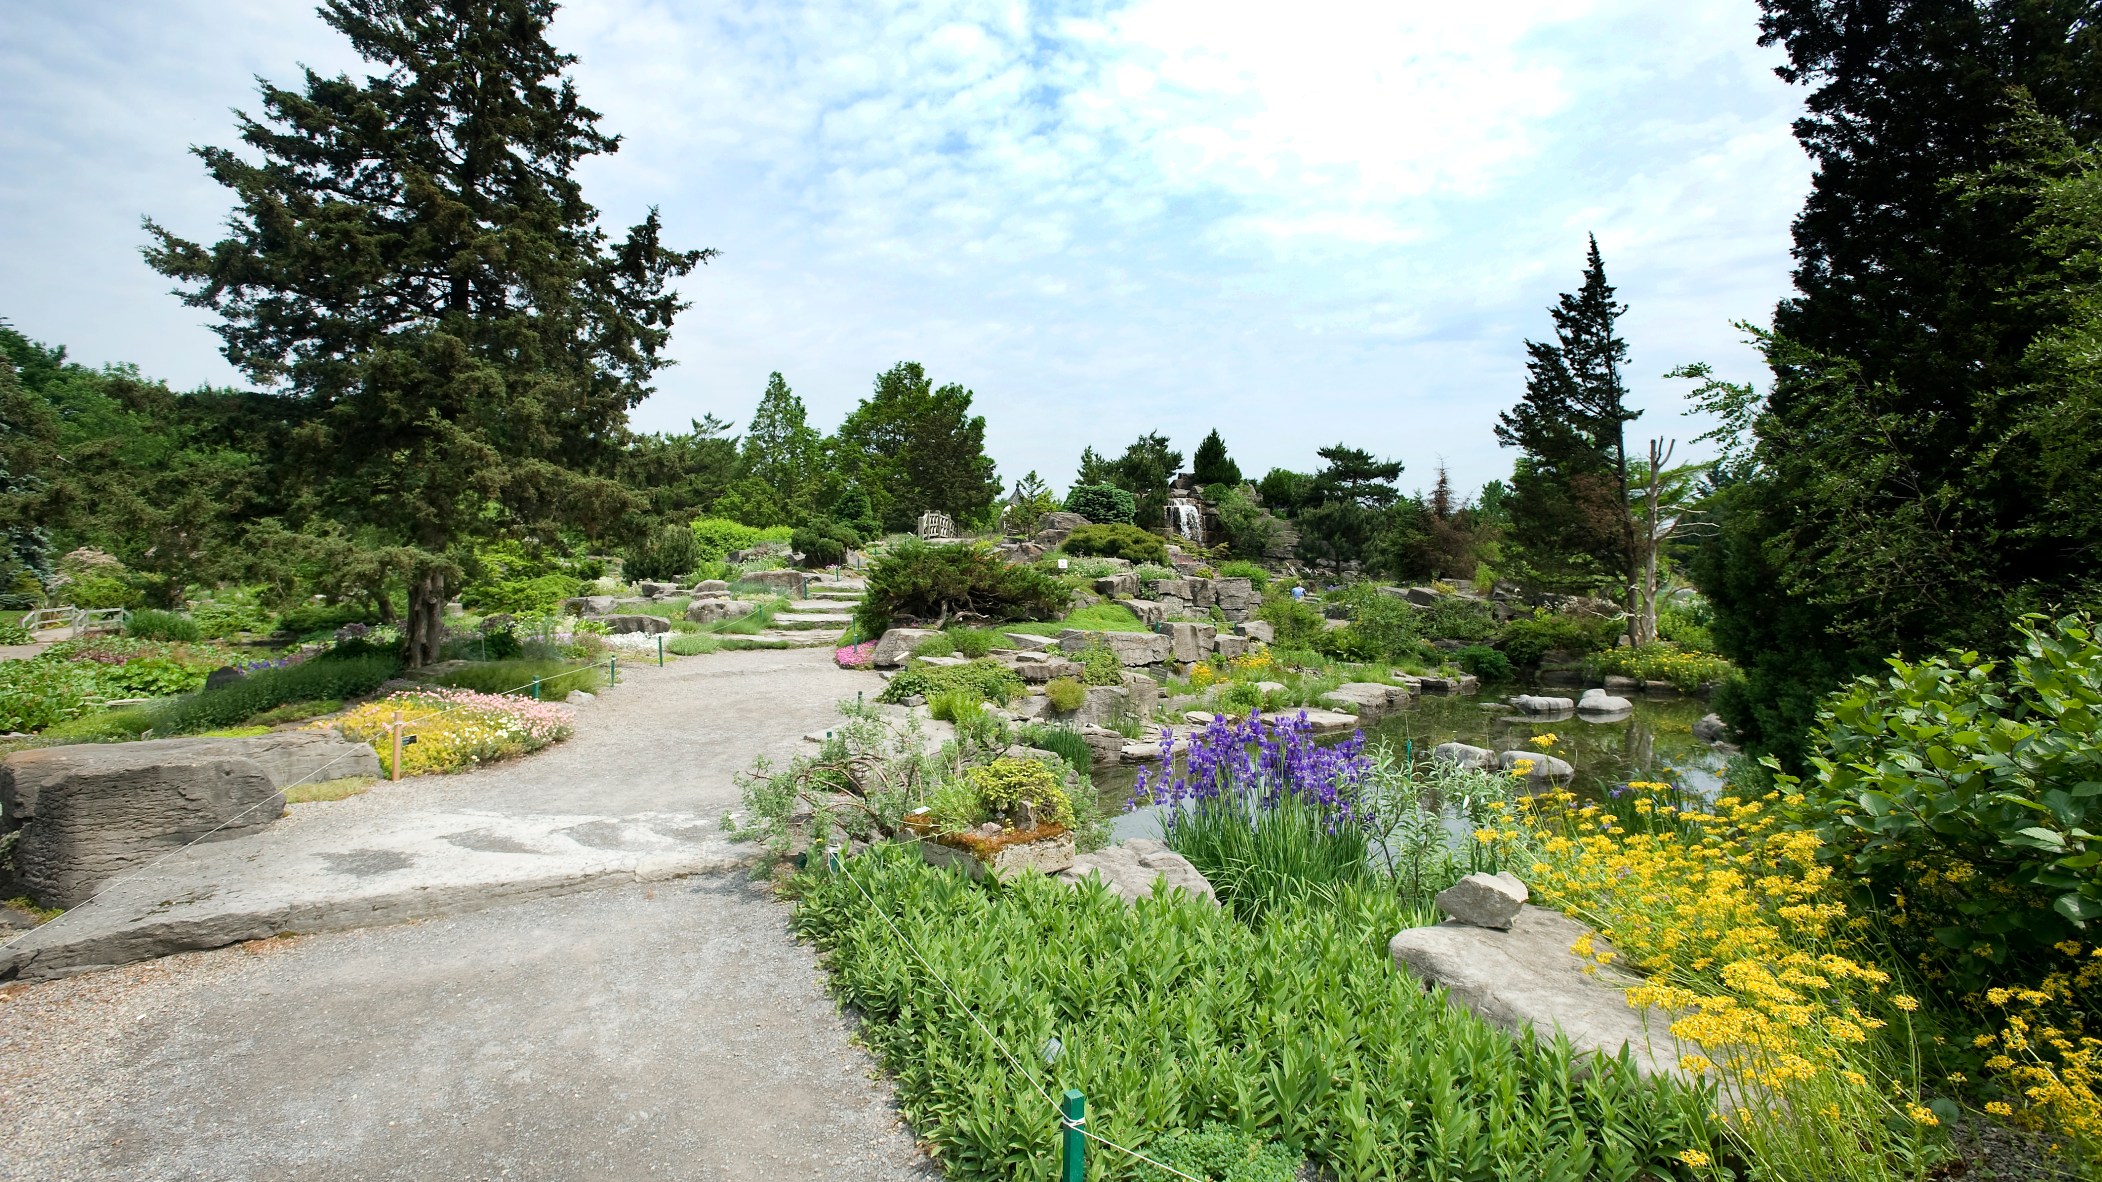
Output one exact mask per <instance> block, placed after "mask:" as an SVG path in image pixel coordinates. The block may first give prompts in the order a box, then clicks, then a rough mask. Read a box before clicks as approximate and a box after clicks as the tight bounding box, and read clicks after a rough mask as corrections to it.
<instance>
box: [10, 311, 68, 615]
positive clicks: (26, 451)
mask: <svg viewBox="0 0 2102 1182" xmlns="http://www.w3.org/2000/svg"><path fill="white" fill-rule="evenodd" d="M9 331H11V330H9V329H7V327H6V325H5V324H4V323H0V332H9ZM58 433H59V428H58V416H57V415H56V414H54V413H52V410H51V407H50V406H49V405H48V404H47V403H45V402H44V400H43V399H41V398H38V397H36V396H35V395H33V394H31V393H30V392H29V391H28V390H25V389H24V388H23V387H22V383H21V381H20V380H19V379H18V378H17V377H16V376H15V365H14V361H13V360H12V359H11V358H10V357H9V356H7V355H6V354H5V353H0V609H4V610H7V611H21V610H23V609H25V608H30V607H34V606H36V599H37V596H38V593H39V592H41V591H42V589H43V584H44V583H45V582H47V581H49V580H50V578H51V573H52V572H51V559H52V554H51V533H50V529H49V526H50V523H51V518H52V514H51V505H52V500H53V498H52V494H53V491H54V490H53V489H52V487H51V483H50V481H49V480H48V479H46V475H47V474H49V473H51V472H52V470H53V469H55V468H57V467H58V462H57V461H58Z"/></svg>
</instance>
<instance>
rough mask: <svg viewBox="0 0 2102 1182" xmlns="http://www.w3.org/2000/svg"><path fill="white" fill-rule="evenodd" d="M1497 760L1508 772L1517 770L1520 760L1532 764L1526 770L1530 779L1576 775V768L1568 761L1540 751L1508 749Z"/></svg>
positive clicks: (1562, 777)
mask: <svg viewBox="0 0 2102 1182" xmlns="http://www.w3.org/2000/svg"><path fill="white" fill-rule="evenodd" d="M1497 760H1498V762H1500V763H1501V764H1502V765H1503V769H1504V770H1505V771H1507V772H1508V771H1516V770H1517V768H1518V764H1519V762H1520V761H1525V762H1526V763H1528V764H1530V765H1531V768H1530V770H1529V771H1527V772H1526V778H1527V779H1528V780H1534V781H1548V780H1554V781H1566V780H1568V779H1569V778H1570V777H1572V776H1574V775H1576V769H1575V768H1573V767H1571V766H1569V764H1568V762H1567V761H1565V760H1560V759H1556V758H1555V757H1554V756H1552V755H1544V754H1542V753H1540V752H1538V751H1506V752H1504V753H1503V754H1502V755H1499V756H1497Z"/></svg>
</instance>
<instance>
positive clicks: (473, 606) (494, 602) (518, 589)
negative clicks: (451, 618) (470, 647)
mask: <svg viewBox="0 0 2102 1182" xmlns="http://www.w3.org/2000/svg"><path fill="white" fill-rule="evenodd" d="M581 593H582V581H581V580H579V579H578V578H577V577H576V576H574V575H566V574H547V575H539V576H536V577H534V578H530V579H500V580H497V581H495V582H490V583H470V584H469V585H468V586H467V588H466V589H465V590H463V591H461V592H460V604H461V606H463V607H465V608H467V609H468V610H469V611H476V612H481V613H483V614H485V615H494V614H496V613H498V612H507V613H509V614H511V615H536V614H540V613H544V612H552V611H554V610H555V609H556V608H558V607H559V606H560V605H561V603H562V601H563V600H565V599H569V598H571V597H573V596H576V595H578V594H581Z"/></svg>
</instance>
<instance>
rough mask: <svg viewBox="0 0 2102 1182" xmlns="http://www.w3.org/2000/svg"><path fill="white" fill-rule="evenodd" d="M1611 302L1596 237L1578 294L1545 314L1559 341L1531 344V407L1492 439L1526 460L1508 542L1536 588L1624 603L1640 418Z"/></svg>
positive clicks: (1630, 581) (1630, 578)
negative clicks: (1630, 429) (1632, 450)
mask: <svg viewBox="0 0 2102 1182" xmlns="http://www.w3.org/2000/svg"><path fill="white" fill-rule="evenodd" d="M1613 295H1614V291H1613V286H1612V285H1611V284H1610V283H1607V282H1606V264H1605V260H1604V258H1602V257H1601V256H1600V254H1599V250H1598V239H1597V237H1596V236H1594V237H1592V238H1591V240H1590V248H1589V251H1588V253H1587V254H1586V256H1585V260H1584V282H1583V284H1582V286H1580V287H1578V288H1577V290H1576V291H1574V292H1566V293H1564V294H1563V295H1562V296H1561V298H1560V299H1558V300H1557V301H1556V303H1555V306H1554V307H1552V308H1549V309H1548V314H1549V315H1550V316H1551V317H1553V319H1554V325H1555V339H1554V340H1553V341H1552V342H1543V341H1531V340H1529V341H1527V342H1526V343H1525V350H1526V354H1527V359H1526V382H1525V398H1524V400H1522V401H1521V402H1519V403H1518V405H1516V406H1514V407H1512V408H1511V409H1510V410H1507V411H1505V412H1504V413H1503V414H1502V415H1500V416H1498V419H1497V424H1496V439H1497V442H1498V443H1501V444H1502V445H1503V446H1505V447H1515V448H1517V449H1518V450H1519V451H1520V452H1521V453H1522V455H1521V456H1520V458H1519V460H1518V463H1517V464H1516V465H1515V467H1514V470H1513V472H1512V476H1511V486H1512V497H1511V503H1510V513H1511V534H1510V536H1511V540H1512V542H1513V544H1514V545H1515V546H1516V548H1517V549H1518V550H1519V555H1518V557H1519V559H1520V562H1521V563H1522V565H1523V566H1524V567H1525V568H1526V569H1527V571H1528V573H1529V575H1530V576H1531V578H1532V579H1533V581H1535V582H1539V583H1542V584H1546V585H1550V586H1556V587H1561V588H1564V589H1577V588H1585V589H1590V588H1597V587H1605V588H1610V589H1611V590H1612V591H1613V593H1614V595H1615V596H1616V597H1617V598H1621V599H1624V600H1625V599H1627V597H1628V596H1629V595H1631V594H1632V593H1633V591H1632V588H1633V587H1634V582H1635V580H1634V567H1633V562H1634V557H1633V556H1634V551H1635V545H1634V532H1633V531H1634V523H1633V518H1632V516H1631V515H1630V513H1629V511H1628V460H1627V439H1626V428H1627V424H1628V423H1630V422H1632V421H1634V420H1635V419H1636V418H1637V417H1639V416H1640V415H1641V413H1642V412H1640V411H1636V410H1630V409H1628V405H1627V386H1626V384H1625V383H1624V382H1623V381H1622V379H1621V368H1622V367H1623V366H1624V365H1626V363H1627V359H1628V346H1627V342H1626V341H1624V340H1622V339H1621V338H1620V337H1619V336H1618V335H1616V330H1615V324H1616V322H1617V321H1618V320H1619V319H1620V316H1621V314H1622V313H1624V312H1626V311H1627V305H1625V304H1619V303H1615V302H1614V299H1613ZM1630 602H1632V601H1630Z"/></svg>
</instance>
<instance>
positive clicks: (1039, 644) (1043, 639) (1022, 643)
mask: <svg viewBox="0 0 2102 1182" xmlns="http://www.w3.org/2000/svg"><path fill="white" fill-rule="evenodd" d="M1001 635H1002V636H1005V637H1006V638H1007V639H1008V640H1010V641H1012V642H1013V643H1014V646H1015V647H1016V648H1018V649H1021V650H1022V651H1023V652H1025V653H1040V652H1043V651H1044V650H1045V649H1047V648H1051V647H1052V646H1054V645H1056V644H1057V643H1058V642H1057V641H1055V640H1053V639H1051V638H1050V637H1048V636H1033V635H1031V634H1029V633H1027V632H1003V633H1001Z"/></svg>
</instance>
